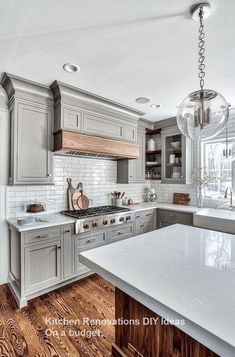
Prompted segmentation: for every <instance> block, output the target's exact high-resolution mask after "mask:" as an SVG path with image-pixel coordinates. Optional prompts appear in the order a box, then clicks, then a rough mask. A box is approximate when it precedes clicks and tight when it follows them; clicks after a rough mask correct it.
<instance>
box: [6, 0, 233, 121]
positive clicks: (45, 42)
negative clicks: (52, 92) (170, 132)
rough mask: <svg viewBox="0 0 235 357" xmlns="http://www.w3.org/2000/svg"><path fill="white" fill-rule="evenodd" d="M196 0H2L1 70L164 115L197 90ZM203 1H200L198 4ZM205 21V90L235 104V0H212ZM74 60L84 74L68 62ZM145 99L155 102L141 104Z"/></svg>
mask: <svg viewBox="0 0 235 357" xmlns="http://www.w3.org/2000/svg"><path fill="white" fill-rule="evenodd" d="M194 2H195V1H193V0H144V1H143V0H118V1H117V0H47V1H45V0H21V1H19V0H8V1H1V2H0V72H9V73H12V74H15V75H18V76H22V77H24V78H28V79H31V80H34V81H37V82H40V83H43V84H46V85H49V84H50V83H51V82H52V81H54V80H55V79H57V80H59V81H63V82H65V83H68V84H72V85H74V86H77V87H80V88H82V89H85V90H88V91H90V92H93V93H95V94H98V95H101V96H104V97H107V98H109V99H113V100H115V101H118V102H120V103H122V104H126V105H129V106H131V107H134V108H136V109H140V110H142V111H144V112H146V116H145V117H146V118H147V119H150V120H154V121H155V120H160V119H164V118H168V117H171V116H174V115H175V114H176V111H177V109H176V106H177V105H179V103H180V102H181V101H182V99H183V98H184V97H185V96H186V95H187V94H188V93H189V92H191V91H193V90H196V89H197V88H198V79H197V37H198V33H197V31H198V23H197V22H194V21H192V20H191V18H190V16H189V13H188V10H189V8H190V6H191V5H192V4H194ZM196 2H197V1H196ZM210 2H211V5H212V9H213V11H212V13H211V16H210V17H209V18H208V19H207V20H206V22H205V27H206V39H207V44H206V53H207V58H206V64H207V75H206V87H208V88H213V89H215V90H218V91H219V92H220V93H221V94H223V95H224V96H225V98H226V99H227V100H228V102H230V103H232V104H233V105H234V104H235V21H234V13H235V1H234V0H226V1H225V0H223V1H221V0H214V1H210ZM66 62H72V63H76V64H78V65H79V66H80V67H81V71H80V72H79V73H78V72H77V73H73V74H70V73H66V72H65V71H64V70H63V69H62V65H63V64H64V63H66ZM139 96H147V97H149V98H150V99H151V102H150V104H151V103H160V104H162V107H161V108H160V109H152V108H150V105H149V104H145V105H141V104H137V103H135V99H136V98H137V97H139Z"/></svg>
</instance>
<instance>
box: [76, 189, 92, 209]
mask: <svg viewBox="0 0 235 357" xmlns="http://www.w3.org/2000/svg"><path fill="white" fill-rule="evenodd" d="M80 193H81V194H80V196H79V197H78V200H77V204H78V206H79V208H80V209H87V208H88V207H89V199H88V198H87V196H85V195H84V193H83V190H81V191H80Z"/></svg>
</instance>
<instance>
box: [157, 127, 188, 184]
mask: <svg viewBox="0 0 235 357" xmlns="http://www.w3.org/2000/svg"><path fill="white" fill-rule="evenodd" d="M161 134H162V183H178V184H187V183H191V167H192V166H191V165H192V160H191V153H192V142H191V140H190V139H188V138H186V137H185V136H184V135H182V134H181V132H180V131H179V129H178V127H177V126H176V125H174V126H170V127H168V128H163V129H162V131H161Z"/></svg>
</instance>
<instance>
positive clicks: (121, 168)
mask: <svg viewBox="0 0 235 357" xmlns="http://www.w3.org/2000/svg"><path fill="white" fill-rule="evenodd" d="M137 144H138V145H139V149H140V157H139V159H132V160H119V161H118V162H117V183H141V182H144V181H145V132H144V131H143V130H138V135H137Z"/></svg>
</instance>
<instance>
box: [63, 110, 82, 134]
mask: <svg viewBox="0 0 235 357" xmlns="http://www.w3.org/2000/svg"><path fill="white" fill-rule="evenodd" d="M63 113H64V115H63V120H64V123H63V128H65V129H73V130H77V131H82V112H81V111H79V110H76V109H71V108H69V107H64V108H63Z"/></svg>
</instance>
